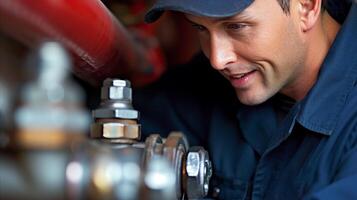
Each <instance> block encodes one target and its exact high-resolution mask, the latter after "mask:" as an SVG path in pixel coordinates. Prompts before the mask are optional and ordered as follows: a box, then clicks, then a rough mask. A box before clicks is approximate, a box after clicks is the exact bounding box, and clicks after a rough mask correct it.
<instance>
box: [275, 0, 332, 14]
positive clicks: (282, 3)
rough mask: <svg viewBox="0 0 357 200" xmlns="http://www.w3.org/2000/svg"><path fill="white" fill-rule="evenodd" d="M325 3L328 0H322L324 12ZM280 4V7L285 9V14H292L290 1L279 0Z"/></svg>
mask: <svg viewBox="0 0 357 200" xmlns="http://www.w3.org/2000/svg"><path fill="white" fill-rule="evenodd" d="M325 1H326V0H322V3H321V6H322V10H324V5H325ZM278 3H279V4H280V7H281V8H282V9H283V11H284V13H285V14H289V13H290V0H278Z"/></svg>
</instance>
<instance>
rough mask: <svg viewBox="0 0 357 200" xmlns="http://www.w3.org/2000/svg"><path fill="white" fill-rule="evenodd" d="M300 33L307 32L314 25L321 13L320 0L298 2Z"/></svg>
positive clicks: (300, 0) (301, 0)
mask: <svg viewBox="0 0 357 200" xmlns="http://www.w3.org/2000/svg"><path fill="white" fill-rule="evenodd" d="M298 1H299V6H300V8H299V15H300V23H301V28H302V31H304V32H306V31H309V30H310V29H311V28H313V27H314V25H315V24H316V21H317V19H318V18H319V16H320V12H321V1H322V0H298Z"/></svg>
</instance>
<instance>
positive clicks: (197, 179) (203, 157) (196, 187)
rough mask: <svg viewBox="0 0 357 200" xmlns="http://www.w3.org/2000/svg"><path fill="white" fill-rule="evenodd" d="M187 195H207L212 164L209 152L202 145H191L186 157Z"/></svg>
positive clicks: (198, 196)
mask: <svg viewBox="0 0 357 200" xmlns="http://www.w3.org/2000/svg"><path fill="white" fill-rule="evenodd" d="M186 173H187V187H186V188H187V191H186V193H187V197H188V198H189V199H199V198H203V197H205V196H206V195H207V193H208V189H209V180H210V178H211V176H212V166H211V162H210V160H209V158H208V152H207V151H206V150H204V149H203V148H202V147H191V148H190V149H189V152H188V154H187V159H186Z"/></svg>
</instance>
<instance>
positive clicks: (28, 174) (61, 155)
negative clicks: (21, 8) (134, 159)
mask: <svg viewBox="0 0 357 200" xmlns="http://www.w3.org/2000/svg"><path fill="white" fill-rule="evenodd" d="M2 2H3V1H1V2H0V3H2ZM1 14H2V13H1ZM1 14H0V15H1ZM33 55H34V57H36V58H37V59H34V60H36V61H38V62H37V63H33V64H34V65H33V66H31V70H32V71H39V74H38V76H37V77H36V79H34V80H31V81H30V82H28V83H27V84H26V85H25V86H24V87H22V88H21V89H22V93H21V94H22V95H21V103H20V104H17V105H19V107H16V108H15V119H14V120H15V125H16V127H15V128H16V130H14V132H12V131H11V132H7V135H9V136H10V138H11V140H10V143H9V145H7V146H6V147H5V148H3V149H1V151H0V177H1V195H0V196H1V199H67V198H65V194H66V189H65V186H66V182H65V171H66V170H65V169H66V165H67V161H68V158H69V157H70V156H71V153H73V152H72V150H74V149H76V147H77V145H78V143H77V142H82V141H83V140H85V133H86V132H87V130H88V126H89V113H88V112H87V111H86V110H85V109H84V107H83V106H82V102H83V98H82V97H83V96H81V94H82V93H81V92H82V91H81V90H80V87H78V86H77V85H76V84H75V83H74V82H71V80H70V79H69V78H68V75H69V72H68V69H69V68H70V64H71V61H70V59H69V57H68V54H67V53H66V51H65V50H64V48H63V47H62V46H61V45H60V44H58V43H55V42H46V43H44V44H43V45H41V46H40V48H39V49H38V51H37V52H36V53H35V54H33ZM35 66H38V68H39V70H36V68H35ZM15 102H16V101H15ZM9 113H11V111H9ZM9 113H7V114H9ZM10 116H11V115H10V114H9V115H7V117H9V118H10Z"/></svg>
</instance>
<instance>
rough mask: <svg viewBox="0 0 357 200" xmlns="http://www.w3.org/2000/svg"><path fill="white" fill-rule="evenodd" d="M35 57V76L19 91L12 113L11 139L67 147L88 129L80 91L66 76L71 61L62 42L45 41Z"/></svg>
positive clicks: (30, 143) (38, 145)
mask: <svg viewBox="0 0 357 200" xmlns="http://www.w3.org/2000/svg"><path fill="white" fill-rule="evenodd" d="M36 58H37V63H36V64H37V65H38V68H39V75H38V77H37V79H36V80H34V81H32V82H30V83H28V84H27V85H26V87H25V88H24V90H23V91H24V92H23V93H22V106H21V107H20V108H18V109H17V111H16V113H15V122H16V126H17V129H18V130H17V133H16V134H15V140H14V142H15V143H16V144H19V145H21V146H31V147H41V148H50V146H53V147H54V148H57V147H58V146H62V145H63V146H67V145H68V143H67V142H68V141H70V140H72V139H73V140H76V138H83V135H82V134H83V133H84V132H86V131H87V130H88V124H89V113H88V112H86V111H85V109H84V108H83V107H82V105H81V103H82V101H83V99H84V95H83V92H82V91H81V90H80V88H79V86H77V85H76V84H75V83H73V82H71V81H70V80H69V79H68V76H69V69H70V66H71V60H70V57H69V55H68V53H67V52H66V50H65V49H64V48H63V46H62V45H60V44H59V43H57V42H45V43H43V44H42V45H41V46H40V48H39V49H38V51H37V54H36ZM69 133H74V134H69ZM77 133H80V134H81V135H78V134H77Z"/></svg>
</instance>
